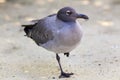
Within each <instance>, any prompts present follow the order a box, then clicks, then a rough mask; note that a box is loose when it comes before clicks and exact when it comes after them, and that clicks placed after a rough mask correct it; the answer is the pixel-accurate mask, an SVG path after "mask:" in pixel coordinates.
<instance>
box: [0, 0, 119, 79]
mask: <svg viewBox="0 0 120 80" xmlns="http://www.w3.org/2000/svg"><path fill="white" fill-rule="evenodd" d="M65 6H70V7H73V8H74V9H75V10H76V11H77V12H79V13H84V14H86V15H88V16H89V18H90V19H89V20H88V21H84V20H79V22H80V24H81V25H82V26H83V30H84V36H83V39H82V42H81V44H80V46H78V47H77V48H76V49H75V50H73V51H72V52H71V55H70V57H69V58H66V57H65V56H64V55H63V54H60V56H61V60H62V65H63V68H64V69H65V70H66V71H71V72H74V73H75V75H74V76H72V77H71V78H70V79H69V80H80V79H81V80H120V0H0V80H53V79H54V80H57V79H58V76H59V67H58V64H57V62H56V60H55V54H54V53H53V52H49V51H46V50H45V49H43V48H41V47H38V46H37V45H36V44H35V43H34V42H33V41H32V40H31V39H29V38H27V37H24V35H25V33H24V32H23V28H22V27H21V24H24V23H26V22H28V21H30V20H33V19H40V18H43V17H45V16H47V15H49V14H53V13H56V12H57V11H58V10H59V9H60V8H62V7H65ZM63 80H68V79H63Z"/></svg>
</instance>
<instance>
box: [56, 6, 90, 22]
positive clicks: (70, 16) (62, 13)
mask: <svg viewBox="0 0 120 80" xmlns="http://www.w3.org/2000/svg"><path fill="white" fill-rule="evenodd" d="M57 17H58V19H60V20H62V21H64V22H75V21H76V19H77V18H83V19H88V16H86V15H84V14H78V13H77V12H76V11H75V10H74V9H73V8H71V7H64V8H62V9H60V10H59V11H58V13H57Z"/></svg>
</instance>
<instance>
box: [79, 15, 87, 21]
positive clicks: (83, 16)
mask: <svg viewBox="0 0 120 80" xmlns="http://www.w3.org/2000/svg"><path fill="white" fill-rule="evenodd" d="M77 18H83V19H85V20H88V19H89V17H88V16H87V15H84V14H77Z"/></svg>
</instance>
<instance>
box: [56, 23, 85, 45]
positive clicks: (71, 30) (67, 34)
mask: <svg viewBox="0 0 120 80" xmlns="http://www.w3.org/2000/svg"><path fill="white" fill-rule="evenodd" d="M64 26H65V27H64V28H62V29H61V30H60V31H59V32H60V33H59V35H58V36H59V40H60V43H61V44H63V45H66V46H74V45H76V44H78V43H79V42H80V40H81V38H82V34H83V32H82V28H81V26H80V25H79V23H78V22H77V23H74V24H73V23H72V24H70V25H64Z"/></svg>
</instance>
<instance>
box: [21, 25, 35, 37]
mask: <svg viewBox="0 0 120 80" xmlns="http://www.w3.org/2000/svg"><path fill="white" fill-rule="evenodd" d="M21 26H22V27H24V31H25V33H26V35H25V36H28V37H30V36H31V30H32V29H33V27H34V26H35V24H34V25H33V24H32V25H21Z"/></svg>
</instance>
